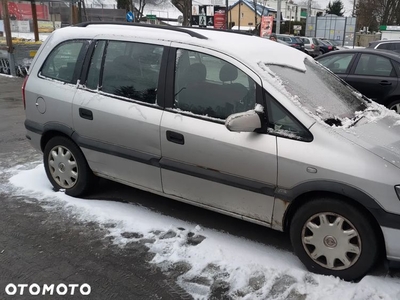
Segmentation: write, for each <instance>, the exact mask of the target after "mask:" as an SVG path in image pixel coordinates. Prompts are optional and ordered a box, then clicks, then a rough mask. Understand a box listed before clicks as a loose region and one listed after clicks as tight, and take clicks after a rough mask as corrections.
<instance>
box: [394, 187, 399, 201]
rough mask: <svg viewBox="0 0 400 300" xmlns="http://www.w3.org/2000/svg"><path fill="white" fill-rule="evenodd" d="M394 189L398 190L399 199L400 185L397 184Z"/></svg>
mask: <svg viewBox="0 0 400 300" xmlns="http://www.w3.org/2000/svg"><path fill="white" fill-rule="evenodd" d="M394 190H395V191H396V194H397V197H398V198H399V200H400V185H396V186H395V187H394Z"/></svg>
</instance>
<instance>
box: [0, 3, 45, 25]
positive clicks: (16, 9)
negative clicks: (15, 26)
mask: <svg viewBox="0 0 400 300" xmlns="http://www.w3.org/2000/svg"><path fill="white" fill-rule="evenodd" d="M8 12H9V15H10V19H11V20H19V21H23V20H32V19H33V17H32V9H31V4H30V3H14V2H8ZM36 13H37V18H38V20H49V19H50V15H49V8H48V7H47V5H44V4H36ZM1 15H2V7H1V5H0V17H1Z"/></svg>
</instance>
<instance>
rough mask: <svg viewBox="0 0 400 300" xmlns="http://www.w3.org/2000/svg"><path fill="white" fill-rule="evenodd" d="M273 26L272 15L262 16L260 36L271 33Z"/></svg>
mask: <svg viewBox="0 0 400 300" xmlns="http://www.w3.org/2000/svg"><path fill="white" fill-rule="evenodd" d="M273 26H274V17H273V16H262V18H261V28H260V36H268V35H271V33H272V27H273Z"/></svg>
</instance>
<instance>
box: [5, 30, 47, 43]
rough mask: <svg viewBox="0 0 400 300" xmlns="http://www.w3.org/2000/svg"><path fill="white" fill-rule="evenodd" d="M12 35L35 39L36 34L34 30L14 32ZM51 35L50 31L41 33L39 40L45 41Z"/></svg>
mask: <svg viewBox="0 0 400 300" xmlns="http://www.w3.org/2000/svg"><path fill="white" fill-rule="evenodd" d="M11 35H12V37H14V38H20V39H26V40H30V41H34V40H35V35H34V33H33V32H26V33H25V32H12V33H11ZM49 35H50V33H39V40H41V41H42V42H43V41H44V40H45V39H46V38H47V37H48V36H49Z"/></svg>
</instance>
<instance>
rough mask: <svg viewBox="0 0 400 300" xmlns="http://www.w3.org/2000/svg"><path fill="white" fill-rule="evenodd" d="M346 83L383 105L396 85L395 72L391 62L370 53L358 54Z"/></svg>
mask: <svg viewBox="0 0 400 300" xmlns="http://www.w3.org/2000/svg"><path fill="white" fill-rule="evenodd" d="M346 81H347V82H348V83H349V84H350V85H351V86H353V87H354V88H355V89H357V90H358V91H360V92H361V93H362V94H364V95H365V96H367V97H369V98H371V99H372V100H374V101H377V102H378V103H384V101H385V99H386V98H387V97H388V96H390V95H391V93H392V92H393V91H394V90H396V87H397V84H398V79H397V72H396V70H395V68H394V67H393V64H392V62H391V60H390V59H389V58H387V57H384V56H382V55H379V54H371V53H360V55H359V57H358V60H357V61H356V63H355V64H354V66H353V67H352V70H351V72H350V74H349V75H348V76H347V79H346Z"/></svg>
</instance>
